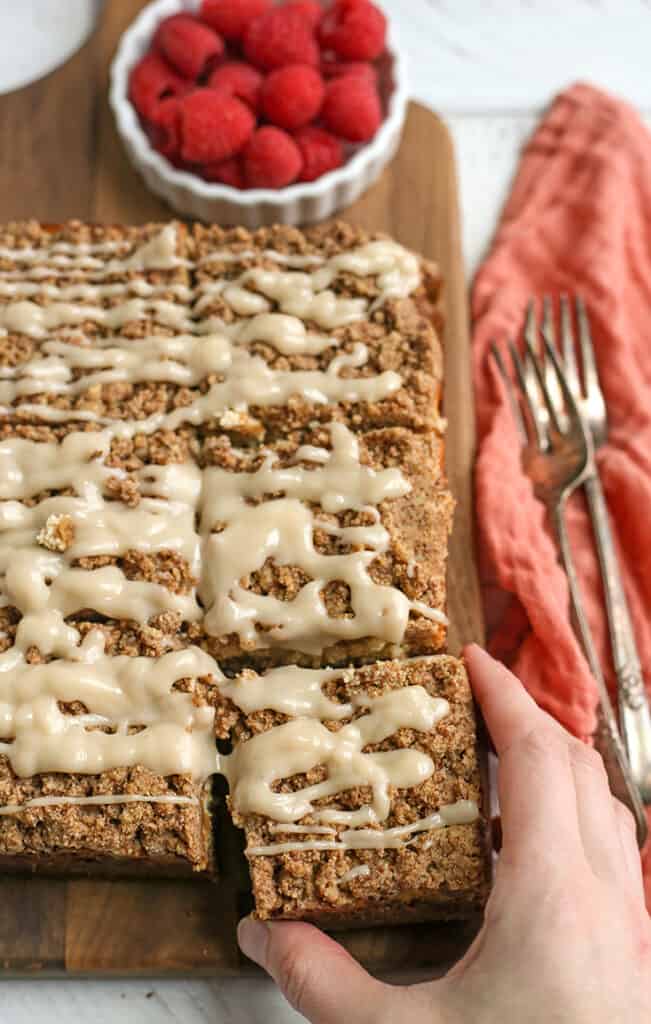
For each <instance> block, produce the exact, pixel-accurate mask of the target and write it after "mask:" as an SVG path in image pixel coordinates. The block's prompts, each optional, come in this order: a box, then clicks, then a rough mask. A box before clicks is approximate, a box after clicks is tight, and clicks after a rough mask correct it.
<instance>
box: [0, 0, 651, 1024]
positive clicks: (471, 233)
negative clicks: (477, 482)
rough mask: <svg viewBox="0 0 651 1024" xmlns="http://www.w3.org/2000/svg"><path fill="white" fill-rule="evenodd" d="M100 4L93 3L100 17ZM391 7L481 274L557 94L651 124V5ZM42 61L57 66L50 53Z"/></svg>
mask: <svg viewBox="0 0 651 1024" xmlns="http://www.w3.org/2000/svg"><path fill="white" fill-rule="evenodd" d="M49 2H50V0H22V2H21V4H17V3H16V4H14V3H13V0H12V2H11V4H10V3H9V0H2V2H1V10H0V16H1V29H2V31H0V91H2V81H1V79H2V71H1V69H2V66H3V65H4V64H6V62H7V60H8V58H9V56H10V54H11V52H12V51H13V49H14V48H15V47H16V36H15V35H14V34H12V33H11V32H10V31H7V29H9V28H10V27H11V20H10V15H9V13H8V12H9V10H10V9H11V12H12V15H13V16H14V17H15V19H16V21H15V25H16V27H18V22H19V21H21V22H22V23H24V21H25V16H24V12H25V10H26V9H29V8H30V7H33V8H35V9H39V8H41V9H42V5H44V4H45V5H47V4H48V3H49ZM75 2H76V6H77V7H79V6H80V4H79V2H78V0H75ZM92 2H93V0H86V3H87V4H88V6H90V5H91V3H92ZM106 2H109V3H119V2H120V0H106ZM72 6H73V4H72V2H71V0H66V2H65V4H61V3H60V0H59V3H58V7H59V11H60V12H61V11H62V10H65V9H66V8H68V7H72ZM82 6H83V0H82ZM384 6H385V8H386V9H387V10H388V12H389V13H390V15H391V16H392V17H393V18H394V19H395V21H396V24H397V26H398V28H399V30H400V35H401V38H402V40H403V43H404V45H405V47H406V49H407V50H408V52H409V54H410V57H411V80H412V91H413V95H414V97H415V98H417V99H419V100H421V101H423V102H425V103H428V104H429V105H431V106H432V107H435V108H436V109H437V110H438V111H440V112H442V113H443V114H444V115H445V116H446V118H447V120H448V123H449V124H450V127H451V129H452V133H453V136H454V140H455V144H456V148H457V159H458V163H459V170H460V178H461V197H462V209H463V217H464V243H465V252H466V260H467V265H468V269H469V273H471V272H472V271H473V270H474V269H475V268H476V266H477V264H478V262H479V260H480V259H481V255H482V253H483V251H484V250H485V248H486V246H487V245H488V243H489V241H490V237H491V233H492V231H493V229H494V226H495V221H496V217H497V215H498V213H499V209H500V206H501V203H502V201H503V199H504V197H505V195H506V194H507V191H508V186H509V181H510V179H511V176H512V174H513V172H514V170H515V166H516V161H517V155H518V151H519V148H520V146H521V144H522V142H523V140H525V139H526V137H527V136H528V134H529V132H530V131H531V129H532V127H533V125H534V124H535V121H536V118H537V115H538V113H539V111H540V110H541V109H542V107H544V106H545V105H546V104H547V103H548V102H549V100H550V99H551V98H552V96H553V95H554V93H555V92H556V91H558V90H559V89H561V88H562V87H563V86H565V85H567V84H569V83H571V82H573V81H575V80H577V79H579V78H582V79H587V80H589V81H591V82H593V83H594V84H599V85H603V86H605V87H607V88H609V89H611V90H613V91H615V92H618V93H619V94H620V95H622V96H625V97H627V98H628V99H629V100H630V101H631V102H633V103H635V104H636V105H637V106H638V108H639V109H640V110H641V111H642V112H643V113H644V114H645V117H646V119H647V120H651V65H650V64H649V56H648V52H649V38H650V37H651V3H650V2H649V0H384ZM19 8H20V13H18V9H19ZM14 12H16V13H15V14H14ZM67 14H68V17H67V18H64V17H63V16H62V17H61V18H59V19H56V18H54V19H53V20H52V21H51V23H50V25H49V26H48V30H50V29H51V31H53V32H55V31H56V30H57V23H58V24H59V25H60V26H61V29H60V30H61V31H62V32H63V31H65V32H70V31H71V29H70V12H69V11H67ZM80 17H81V16H80ZM72 32H73V34H74V29H73V30H72ZM79 34H80V35H82V34H83V33H81V32H80V33H79ZM41 36H42V38H43V34H41ZM49 45H50V42H48V46H49ZM65 45H66V44H65V43H64V44H63V46H62V49H63V48H64V47H65ZM5 50H6V53H5V52H3V51H5ZM38 59H40V60H42V61H43V62H44V63H46V62H47V59H49V51H48V53H46V54H45V55H43V53H41V55H40V56H39V57H38ZM23 64H24V62H23V61H22V60H19V59H17V58H16V59H13V58H12V61H11V66H12V68H13V69H18V70H17V71H16V74H18V73H20V74H22V66H23ZM301 1019H302V1018H299V1017H298V1015H297V1014H295V1013H293V1012H292V1011H291V1010H290V1009H289V1008H288V1007H287V1006H286V1005H285V1004H284V1002H283V1000H282V998H281V997H280V996H279V995H278V994H277V993H276V992H275V991H274V988H273V986H272V985H271V984H270V983H268V982H266V981H263V980H260V981H259V982H255V981H251V980H246V981H233V980H223V981H177V980H174V981H158V980H155V979H152V980H149V981H146V980H145V981H130V982H124V981H110V982H96V981H66V982H63V981H61V982H58V981H57V982H54V981H41V982H38V981H13V982H5V983H4V984H3V985H2V991H1V992H0V1021H1V1022H2V1024H51V1022H52V1021H56V1022H57V1024H79V1022H80V1021H84V1020H90V1021H93V1024H115V1022H117V1021H119V1022H120V1024H209V1022H210V1024H213V1022H219V1024H258V1022H259V1024H289V1022H294V1021H299V1020H301Z"/></svg>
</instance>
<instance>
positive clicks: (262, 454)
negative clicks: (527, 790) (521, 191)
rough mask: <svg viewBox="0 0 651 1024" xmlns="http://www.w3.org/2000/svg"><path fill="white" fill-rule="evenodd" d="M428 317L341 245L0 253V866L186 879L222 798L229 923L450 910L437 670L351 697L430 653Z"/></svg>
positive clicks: (455, 803) (380, 250) (469, 751)
mask: <svg viewBox="0 0 651 1024" xmlns="http://www.w3.org/2000/svg"><path fill="white" fill-rule="evenodd" d="M439 291H440V280H439V277H438V273H437V271H436V268H435V267H433V266H431V265H429V264H427V263H424V262H423V261H421V260H419V259H418V258H417V257H415V256H414V255H413V254H412V253H410V252H408V251H407V250H405V249H404V248H403V247H401V246H399V245H398V244H397V243H395V242H393V241H392V240H390V239H387V238H384V237H379V236H368V235H366V234H365V233H363V232H361V231H357V230H354V229H352V228H350V227H348V226H345V225H335V226H334V227H330V228H327V229H315V230H312V231H308V232H306V233H302V232H299V231H297V230H294V229H290V228H270V229H263V230H260V231H258V232H254V233H249V232H246V231H243V230H240V229H237V230H232V231H222V230H221V229H218V228H214V227H212V228H204V227H201V226H196V227H194V228H193V229H187V228H185V227H183V226H182V225H179V224H174V223H172V224H167V225H147V226H145V227H142V228H117V227H114V228H102V227H92V226H87V225H83V224H80V223H78V222H72V223H70V224H68V225H64V226H62V227H60V228H58V229H56V230H54V231H51V230H49V229H47V228H44V227H42V226H41V225H38V224H37V223H34V222H28V223H21V224H14V225H9V226H7V227H6V228H4V229H2V230H0V598H1V602H0V673H2V675H0V680H1V679H4V680H5V682H4V684H0V706H1V714H0V864H2V865H4V866H5V867H6V868H7V869H15V868H20V869H23V868H28V869H30V870H31V869H34V870H39V869H47V870H61V871H65V872H66V873H68V872H71V871H86V870H91V869H93V870H100V871H102V872H109V873H111V872H116V871H117V872H126V873H131V872H132V871H135V872H136V873H138V872H144V873H147V872H149V871H151V872H152V873H155V872H163V873H178V872H192V871H199V872H210V871H212V870H213V869H214V859H213V835H212V832H213V828H212V817H211V807H210V800H211V790H212V780H213V778H214V776H215V775H216V774H217V773H222V774H223V775H224V776H225V777H226V779H227V781H228V783H229V786H230V800H231V806H232V812H233V816H234V819H235V820H236V822H237V823H238V824H239V825H241V826H242V827H243V828H244V829H245V832H246V836H247V851H248V856H249V860H250V865H251V873H252V880H253V888H254V895H255V899H256V904H257V910H258V913H259V914H260V916H262V917H269V916H272V917H274V916H276V917H306V918H310V919H314V920H319V921H323V922H326V923H327V922H331V923H333V924H337V925H344V924H351V923H360V922H362V921H371V920H399V919H407V918H417V917H423V916H425V917H427V916H457V915H461V916H463V915H464V914H467V913H470V912H472V911H474V909H475V908H476V907H477V906H478V905H479V904H480V903H481V900H482V898H483V892H484V888H485V861H484V860H483V859H482V858H483V853H482V845H481V844H482V841H483V840H482V837H483V825H482V821H483V818H482V806H481V796H480V792H479V788H478V787H479V783H478V777H477V763H476V756H477V744H476V736H475V734H474V726H473V719H472V709H471V702H470V698H469V695H468V690H467V684H466V683H465V678H464V677H463V673H462V669H461V668H460V667H459V665H458V663H455V662H453V661H451V659H445V658H444V659H439V660H437V659H434V660H428V659H424V660H416V661H413V660H405V661H391V662H384V663H378V664H377V665H375V664H369V665H368V666H367V667H359V666H364V664H365V663H372V662H375V661H376V659H378V658H383V659H386V658H409V657H413V656H420V655H429V654H432V653H434V652H437V651H440V650H441V649H443V647H444V644H445V636H446V621H447V620H446V618H445V563H446V554H447V540H448V534H449V530H450V525H451V518H452V506H453V502H452V498H451V496H450V494H449V493H448V491H447V488H446V482H445V477H444V471H443V433H444V426H445V425H444V422H443V421H442V420H441V418H440V396H441V387H442V358H441V348H440V344H439V341H438V338H437V334H436V330H435V324H436V322H437V316H438V314H437V307H438V300H439ZM350 666H358V667H357V668H351V667H350ZM259 673H263V674H259ZM332 673H335V674H334V675H332ZM252 680H257V683H256V684H255V685H253V684H252ZM306 680H307V682H308V684H309V685H307V684H306ZM306 685H307V689H305V687H306ZM299 691H300V692H303V698H302V703H301V701H300V700H299V701H298V703H297V702H296V695H297V693H298V692H299ZM317 691H318V692H317ZM253 693H255V695H256V696H255V699H254V701H253V705H251V695H252V694H253ZM272 693H273V694H275V696H274V697H273V700H270V695H271V694H272ZM306 694H307V696H306ZM385 698H386V699H385ZM446 701H447V702H448V703H447V704H446V703H445V702H446ZM335 705H336V707H335ZM444 705H445V708H444ZM448 705H449V706H448ZM333 709H334V711H333ZM436 709H438V710H436ZM443 710H444V711H445V714H443ZM439 712H440V713H441V714H439ZM439 719H440V720H439ZM284 727H286V728H285V731H284V733H282V734H283V735H286V736H287V738H288V741H289V745H288V746H287V748H283V749H282V753H283V757H284V756H285V755H286V756H288V757H289V761H290V762H292V763H294V762H293V761H292V758H293V757H296V758H298V761H300V757H299V752H300V749H301V748H302V746H303V745H304V743H305V742H306V738H307V741H308V743H309V740H310V737H312V738H314V737H315V736H317V734H318V736H317V739H318V740H319V743H320V744H321V747H323V751H324V760H323V761H322V760H317V762H315V763H314V764H310V765H309V767H308V768H305V769H299V768H297V769H296V770H295V771H287V772H286V773H284V774H283V775H282V777H280V776H279V777H278V779H277V780H276V781H277V782H278V787H277V788H276V789H274V786H271V787H270V786H268V785H267V783H266V782H265V780H264V779H262V780H260V779H256V778H255V777H252V776H251V771H250V768H251V765H250V764H249V763H248V761H247V758H248V755H247V754H246V751H247V750H248V751H250V750H251V744H253V743H254V742H255V741H256V737H257V739H259V740H260V741H261V742H262V741H263V740H264V742H265V743H267V744H271V745H272V746H275V744H276V742H277V741H276V738H275V737H276V735H277V734H276V728H278V732H281V729H282V728H284ZM369 730H370V731H369ZM338 733H341V737H339V740H337V739H336V736H337V735H338ZM290 734H291V735H290ZM349 734H350V737H351V739H350V743H352V746H353V747H354V746H355V744H357V748H358V749H357V748H356V753H355V758H354V761H355V764H356V765H357V766H358V768H359V771H360V773H361V774H360V776H359V778H358V779H356V778H351V777H349V776H346V774H345V772H344V773H343V774H342V773H341V772H340V771H338V769H337V768H336V766H335V765H334V762H333V761H332V758H331V757H330V755H329V754H328V751H327V750H326V747H328V743H329V742H331V743H332V744H334V747H335V748H336V747H337V745H338V743H339V742H340V740H341V738H342V737H345V736H349ZM265 736H266V737H267V738H266V739H264V737H265ZM328 737H331V740H330V741H328V740H327V738H328ZM218 739H220V740H221V741H223V742H222V743H221V744H220V751H221V752H218V750H217V740H218ZM326 741H327V742H326ZM324 742H325V746H323V744H324ZM223 743H226V744H227V746H226V747H223ZM231 743H232V744H234V746H233V750H232V752H231V753H224V750H226V749H227V747H228V744H231ZM319 743H317V748H319ZM377 744H379V747H377ZM369 745H370V748H372V749H369V750H367V749H366V748H367V746H369ZM319 749H320V748H319ZM328 749H329V748H328ZM351 749H352V748H351ZM378 751H380V752H383V753H386V755H387V757H386V758H380V759H379V760H378V757H379V754H378ZM292 752H293V753H292ZM369 758H370V760H369ZM298 761H297V762H296V763H298ZM376 761H377V763H378V764H380V762H382V764H385V765H386V766H389V765H390V764H394V765H395V766H396V768H397V769H398V768H399V767H400V765H402V768H400V770H399V771H398V775H394V774H393V770H392V769H391V770H387V772H386V773H385V774H386V778H385V783H386V785H385V787H384V791H383V794H384V795H382V793H380V789H381V787H380V788H378V784H376V781H377V780H376V781H374V780H373V778H371V777H370V776H369V775H368V767H369V765H370V764H371V763H375V762H376ZM280 763H284V761H283V760H282V758H281V761H280ZM402 769H404V770H402ZM301 771H303V772H304V773H307V775H306V778H307V777H308V776H309V778H310V780H311V779H312V778H314V780H315V785H317V786H320V787H321V789H323V786H324V785H325V787H326V789H327V791H328V795H329V798H332V801H333V802H332V806H330V805H329V806H330V812H331V813H333V814H335V816H337V815H338V816H339V817H338V819H337V823H336V824H335V823H334V819H332V822H330V823H329V824H327V825H325V824H320V825H318V826H315V824H314V822H313V820H312V818H313V816H314V814H316V815H317V817H318V816H319V815H321V812H322V809H323V806H322V802H321V801H319V800H317V801H316V803H315V805H314V808H312V809H308V810H307V811H304V812H301V813H298V814H292V815H291V816H290V818H291V820H290V818H288V817H287V813H286V811H283V807H284V805H285V804H286V803H287V801H289V802H290V803H291V802H292V801H295V793H296V792H298V790H300V789H302V788H304V787H303V786H302V784H301V780H300V778H299V776H300V773H301ZM328 780H329V781H328ZM369 786H370V789H369ZM256 790H257V791H260V792H262V791H264V793H266V797H265V800H263V801H262V803H261V804H256V805H255V807H253V809H252V807H251V806H249V804H247V800H246V799H242V794H243V793H245V794H246V793H247V792H248V793H249V795H250V793H251V792H253V791H256ZM247 799H248V798H247ZM265 801H266V802H265ZM369 801H370V802H369ZM387 801H388V802H387ZM256 808H257V809H256ZM299 810H300V807H299ZM263 812H264V813H263ZM330 812H329V813H330ZM304 819H306V820H304ZM342 822H346V823H347V824H346V828H343V826H342V825H341V823H342ZM423 822H425V825H423V826H422V827H421V825H422V823H423ZM305 828H309V829H310V831H309V832H308V833H306V832H304V831H301V835H303V836H307V839H306V840H305V841H304V842H303V840H302V841H301V843H302V844H303V845H301V844H299V847H298V848H296V849H295V848H294V846H295V842H294V841H295V837H296V835H297V834H298V832H297V830H304V829H305ZM405 828H406V829H407V831H406V832H405ZM315 829H316V830H315ZM324 829H327V836H328V838H327V839H315V837H318V836H323V835H326V832H324V831H323V830H324ZM395 829H398V830H402V831H400V832H399V833H397V832H395ZM344 832H346V836H347V832H354V833H355V837H354V839H350V841H349V838H346V837H343V838H342V836H343V833H344ZM380 834H381V835H382V836H383V837H384V838H383V839H382V842H381V843H380V840H379V838H378V837H379V836H380ZM405 836H409V838H408V839H407V840H405V839H404V837H405ZM292 837H294V838H292ZM215 838H216V842H217V845H219V835H217V836H216V837H215ZM394 840H395V842H394ZM314 842H317V843H318V844H320V845H318V847H315V846H313V845H310V846H309V848H308V847H306V846H305V845H304V844H305V843H309V844H314ZM288 843H289V845H290V847H291V849H286V846H287V844H288ZM324 843H325V844H326V845H323V844H324ZM342 843H343V848H340V847H341V845H342ZM350 843H354V846H353V845H350ZM332 844H334V846H333V845H332ZM279 846H280V847H282V849H279V848H278V847H279Z"/></svg>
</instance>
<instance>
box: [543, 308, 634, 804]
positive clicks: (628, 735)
mask: <svg viewBox="0 0 651 1024" xmlns="http://www.w3.org/2000/svg"><path fill="white" fill-rule="evenodd" d="M574 305H575V312H576V325H577V331H576V332H575V331H574V328H573V322H572V308H571V304H570V301H569V299H568V298H567V296H562V297H561V300H560V341H561V351H562V357H563V363H564V366H565V372H566V377H567V383H568V385H569V388H570V390H571V392H572V394H573V395H574V397H575V399H576V401H577V404H578V406H579V411H580V412H581V414H582V415H583V418H584V421H585V422H586V423H587V424H588V427H589V429H590V433H591V435H592V441H593V444H594V447H595V449H597V448H599V447H600V446H601V445H602V444H604V443H605V442H606V439H607V436H608V415H607V410H606V402H605V400H604V396H603V392H602V390H601V384H600V382H599V371H598V368H597V362H596V358H595V354H594V347H593V344H592V336H591V332H590V322H589V320H588V314H587V311H586V308H585V304H584V302H583V301H582V299H581V298H576V299H575V303H574ZM532 322H533V324H534V326H535V310H534V306H533V304H532V305H531V306H530V308H529V310H528V314H527V323H528V325H530V324H531V323H532ZM541 329H542V334H543V337H545V338H546V339H547V341H548V342H549V344H550V345H552V346H553V347H554V349H555V350H556V351H558V349H557V348H556V337H555V334H556V332H555V325H554V312H553V305H552V301H551V299H550V298H549V296H547V297H546V298H545V299H544V300H543V317H542V328H541ZM529 331H531V327H530V326H529ZM577 339H578V341H577ZM577 348H578V350H579V353H580V357H581V367H580V368H579V365H578V364H577V359H576V353H577ZM542 352H544V348H543V349H542ZM541 358H542V356H541ZM544 371H545V376H546V378H548V377H549V375H550V372H551V371H552V367H551V363H550V362H549V360H544ZM581 371H582V372H581ZM584 489H585V494H586V498H587V501H588V508H589V510H590V516H591V519H592V527H593V530H594V535H595V541H596V546H597V554H598V556H599V564H600V567H601V577H602V582H603V588H604V595H605V601H606V613H607V618H608V629H609V632H610V645H611V650H612V658H613V666H614V669H615V675H616V678H617V697H618V706H619V726H620V730H621V734H622V737H623V739H624V745H625V747H626V751H627V754H628V761H629V764H630V767H631V775H632V776H633V780H634V782H635V784H636V785H637V787H638V789H639V790H640V795H641V797H642V800H643V802H644V803H645V804H651V712H650V711H649V702H648V700H647V695H646V689H645V685H644V677H643V674H642V667H641V665H640V659H639V655H638V651H637V644H636V642H635V632H634V629H633V624H632V622H631V615H630V611H629V607H628V601H627V600H626V594H625V592H624V587H623V584H622V578H621V573H620V570H619V562H618V559H617V553H616V548H615V545H614V541H613V536H612V531H611V526H610V516H609V514H608V506H607V504H606V499H605V497H604V492H603V488H602V485H601V479H600V477H599V472H598V469H597V466H596V464H595V469H594V472H593V473H592V474H590V475H589V476H588V477H587V478H586V480H585V483H584Z"/></svg>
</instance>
